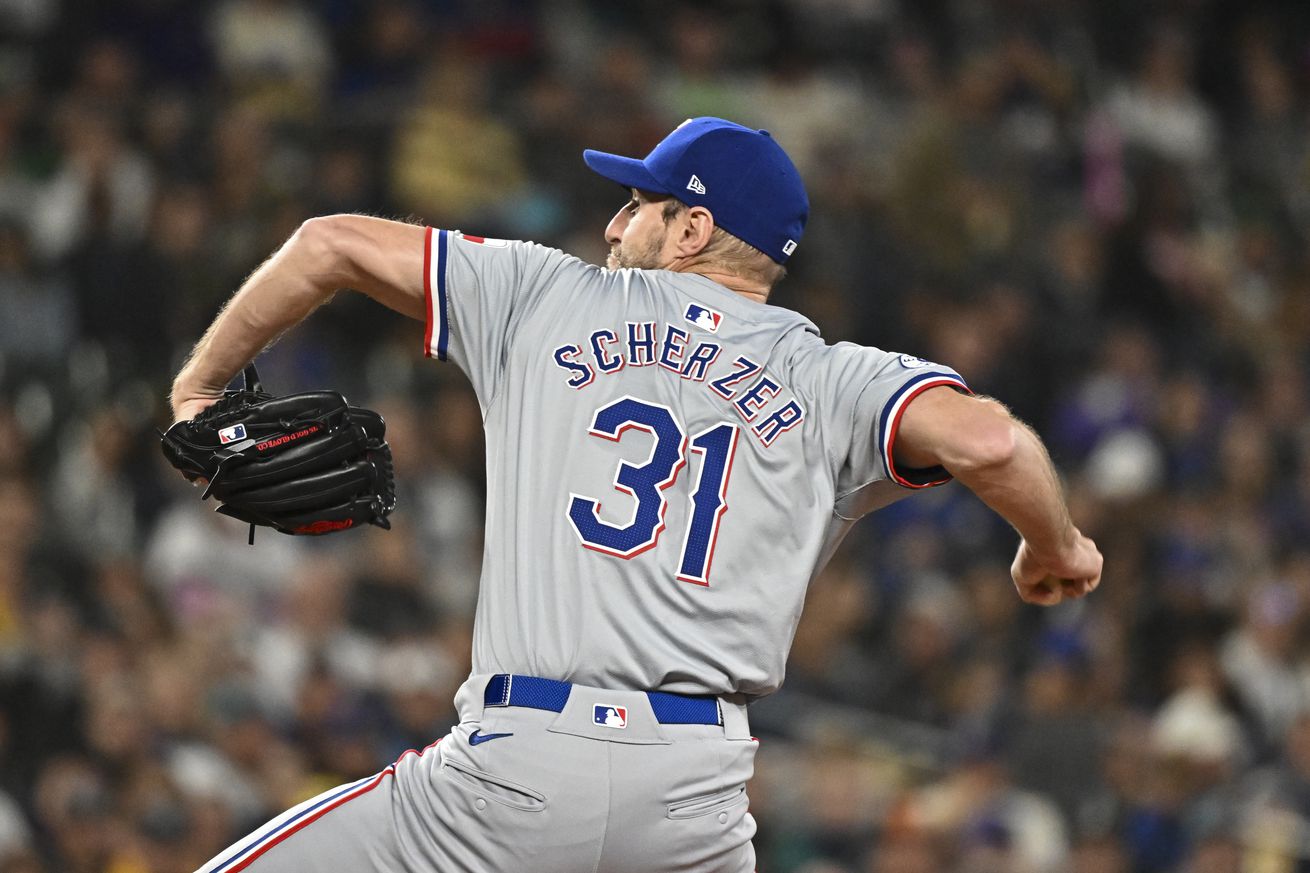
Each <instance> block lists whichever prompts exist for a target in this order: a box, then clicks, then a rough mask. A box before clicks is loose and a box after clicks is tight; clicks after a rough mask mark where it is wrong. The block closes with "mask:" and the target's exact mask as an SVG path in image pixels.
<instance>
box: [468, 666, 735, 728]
mask: <svg viewBox="0 0 1310 873" xmlns="http://www.w3.org/2000/svg"><path fill="white" fill-rule="evenodd" d="M572 690H573V683H572V682H561V681H559V680H558V679H539V678H537V677H536V676H516V675H511V674H509V673H497V674H496V675H495V676H492V677H491V679H490V680H489V681H488V682H487V690H486V691H485V692H483V694H482V705H483V706H526V707H527V708H528V709H545V710H548V711H549V712H563V711H564V704H566V703H568V702H569V693H570V692H571V691H572ZM646 698H647V699H648V700H650V708H651V711H652V712H654V713H655V720H656V721H658V722H659V723H660V724H723V719H722V718H720V716H719V701H718V700H717V699H716V698H713V697H692V696H690V695H686V694H670V693H669V692H667V691H647V692H646ZM599 702H601V703H603V702H604V701H599Z"/></svg>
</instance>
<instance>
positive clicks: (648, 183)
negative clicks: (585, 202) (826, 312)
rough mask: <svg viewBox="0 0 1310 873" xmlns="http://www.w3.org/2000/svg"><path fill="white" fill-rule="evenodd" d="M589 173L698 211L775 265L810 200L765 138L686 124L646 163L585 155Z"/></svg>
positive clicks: (708, 123)
mask: <svg viewBox="0 0 1310 873" xmlns="http://www.w3.org/2000/svg"><path fill="white" fill-rule="evenodd" d="M582 159H583V160H584V161H586V162H587V166H588V167H591V169H593V170H595V171H596V172H597V173H599V174H600V175H602V176H604V177H605V178H606V179H609V180H610V181H613V182H618V183H619V184H620V185H622V186H624V187H625V188H637V189H639V190H641V191H651V192H653V193H656V194H667V195H669V196H670V197H676V198H677V199H679V200H681V201H682V202H683V203H686V204H687V205H688V206H704V207H705V208H706V209H708V210H709V211H710V213H711V214H712V215H713V216H714V224H715V225H716V226H718V227H721V228H723V229H724V230H726V231H727V232H728V233H730V234H732V235H733V236H735V237H738V238H739V239H742V240H745V241H746V242H748V243H750V244H751V245H753V246H755V248H757V249H759V250H760V251H762V252H764V253H765V254H766V255H768V256H769V257H771V258H773V260H775V261H777V262H778V263H779V264H782V263H786V261H787V258H789V257H791V253H792V252H794V251H795V250H796V244H797V243H798V242H800V238H801V233H802V232H803V231H804V230H805V220H806V219H807V218H809V215H810V199H809V197H807V196H806V195H805V184H804V183H803V182H801V175H800V173H798V172H797V171H796V165H795V164H793V163H792V162H791V158H789V157H787V153H786V152H784V151H783V150H782V146H780V145H778V143H777V142H775V141H774V139H773V137H771V136H769V132H768V131H767V130H751V129H750V128H749V127H742V126H741V125H740V124H734V123H733V122H731V121H725V120H723V119H722V118H709V117H706V118H689V119H687V120H686V121H684V122H683V123H682V124H680V125H678V127H677V129H676V130H674V131H673V133H671V134H669V135H668V136H666V137H665V138H664V139H663V141H661V142H660V144H659V145H657V146H655V148H654V149H652V150H651V153H650V154H648V155H646V157H645V158H644V159H641V160H638V159H637V158H625V157H621V156H619V155H611V154H609V153H607V152H598V151H595V150H593V149H587V150H586V151H584V152H583V153H582Z"/></svg>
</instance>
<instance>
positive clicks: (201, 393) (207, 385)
mask: <svg viewBox="0 0 1310 873" xmlns="http://www.w3.org/2000/svg"><path fill="white" fill-rule="evenodd" d="M334 260H335V259H334V258H333V257H332V255H331V252H330V249H328V248H327V247H326V246H323V245H320V244H317V241H316V240H315V239H314V234H313V233H311V232H307V231H306V229H305V228H303V227H302V228H301V230H299V231H297V232H296V233H295V234H294V235H292V237H291V238H290V239H289V240H287V242H286V243H285V244H284V245H283V246H282V248H280V249H279V250H278V251H277V252H276V253H274V254H273V256H272V257H270V258H269V259H268V260H267V261H265V262H264V263H263V264H262V265H261V266H260V267H259V269H257V270H255V272H254V273H252V274H251V276H250V278H248V279H247V280H246V281H245V283H243V284H242V286H241V288H240V290H238V291H237V293H236V294H235V295H233V296H232V298H231V300H229V301H228V303H227V305H226V306H224V307H223V310H222V311H221V312H220V313H219V314H218V317H217V318H215V319H214V322H213V324H211V325H210V326H209V329H208V330H207V331H206V332H205V335H204V336H203V337H202V338H201V340H200V342H198V343H197V344H196V346H195V348H194V349H193V350H192V352H191V355H190V357H189V358H188V360H187V362H186V365H185V366H183V367H182V370H181V372H179V373H178V375H177V378H176V379H175V380H174V382H173V397H172V400H173V408H174V410H175V411H176V410H177V409H178V407H179V406H181V404H182V403H185V402H187V401H189V400H199V399H206V398H214V397H218V396H220V395H221V394H222V392H223V388H224V387H225V386H226V385H227V383H228V381H229V380H230V379H231V378H232V377H233V376H234V375H235V374H236V373H237V372H238V371H239V370H240V369H241V368H242V367H244V366H245V365H246V364H247V363H248V362H249V361H251V360H252V359H253V358H254V357H255V355H257V354H258V353H259V352H260V350H262V349H263V348H264V347H266V346H267V345H268V344H269V343H271V342H273V341H274V340H275V339H277V337H279V336H280V335H281V334H282V333H283V332H284V331H286V330H287V329H289V328H291V327H294V326H295V325H296V324H299V323H300V322H301V321H303V320H304V319H305V317H306V316H308V315H309V314H310V313H311V312H313V311H314V310H315V309H316V308H317V307H318V306H320V305H321V304H323V303H324V302H326V301H327V300H329V299H330V298H331V297H332V294H333V293H334V291H335V290H336V289H337V288H338V287H340V285H339V281H340V278H341V277H340V276H339V275H338V274H337V272H336V271H335V270H334Z"/></svg>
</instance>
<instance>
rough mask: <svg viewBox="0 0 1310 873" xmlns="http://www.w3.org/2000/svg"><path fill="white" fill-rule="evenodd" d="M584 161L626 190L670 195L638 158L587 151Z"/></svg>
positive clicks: (592, 150)
mask: <svg viewBox="0 0 1310 873" xmlns="http://www.w3.org/2000/svg"><path fill="white" fill-rule="evenodd" d="M582 160H584V161H586V163H587V166H588V167H591V169H592V170H593V171H595V172H596V173H598V174H600V175H601V176H604V177H605V178H606V179H609V180H610V181H611V182H617V183H619V184H620V185H622V186H623V187H625V188H636V189H638V190H639V191H651V192H654V193H656V194H668V193H669V192H668V191H666V190H664V185H663V183H661V182H660V181H659V180H658V179H656V178H655V177H654V176H652V175H651V172H650V170H648V169H646V165H645V164H644V163H642V162H641V161H639V160H637V159H636V158H625V157H623V156H621V155H612V154H610V153H609V152H598V151H596V150H595V149H587V150H586V151H584V152H583V153H582Z"/></svg>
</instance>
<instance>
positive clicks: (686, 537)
mask: <svg viewBox="0 0 1310 873" xmlns="http://www.w3.org/2000/svg"><path fill="white" fill-rule="evenodd" d="M425 281H426V287H427V310H428V318H427V330H426V335H425V344H426V351H427V353H428V354H430V355H432V356H434V357H437V358H440V359H443V360H444V359H450V360H453V361H455V362H456V363H457V364H459V366H460V367H461V368H463V369H464V371H465V372H467V373H468V375H469V378H470V379H471V380H472V382H473V387H474V390H475V391H476V392H477V396H478V400H479V402H480V403H481V406H482V412H483V416H484V419H485V427H486V433H487V481H488V489H489V495H488V501H487V519H486V543H487V545H486V553H485V555H484V559H483V560H484V564H483V571H482V588H481V592H480V595H479V600H478V612H477V624H476V629H475V635H474V643H473V675H471V676H470V677H469V679H468V680H467V681H466V682H465V683H464V685H463V686H462V687H461V689H460V691H459V694H458V695H457V697H456V706H457V708H458V710H459V714H460V723H459V724H458V725H456V727H455V728H454V729H453V730H452V731H451V732H450V733H449V734H448V735H447V736H446V737H445V738H443V740H442V742H441V743H440V745H437V746H436V747H435V748H430V749H429V750H427V751H426V752H424V753H416V754H406V755H403V756H401V758H400V759H399V760H398V761H397V762H396V763H395V764H393V765H392V766H390V767H388V768H386V769H385V770H383V771H382V772H381V773H379V774H377V775H376V776H374V777H370V778H368V779H363V780H360V781H358V782H354V783H350V784H348V785H343V786H339V787H338V788H335V789H333V790H332V791H329V792H326V793H324V794H322V795H319V796H318V797H315V798H312V799H310V800H308V801H306V802H305V803H303V804H301V805H299V806H297V807H295V808H293V809H291V810H288V811H287V812H286V813H284V814H283V815H281V816H278V817H277V818H274V819H273V820H272V821H270V822H269V823H268V824H266V825H265V826H264V827H262V828H260V829H258V830H257V831H255V832H254V833H252V834H250V835H249V836H247V837H246V838H245V839H243V840H240V841H238V842H237V843H235V844H233V845H232V846H231V847H229V848H228V849H227V850H225V851H224V852H221V853H220V854H219V855H218V856H216V857H215V858H214V859H213V860H212V861H210V862H209V863H208V864H207V865H206V866H205V867H204V868H203V871H202V873H329V871H336V870H346V869H349V870H376V871H387V873H392V871H395V873H427V871H434V870H441V871H460V873H489V871H506V873H508V871H518V870H529V869H530V870H535V871H541V873H578V871H583V870H589V871H603V873H657V871H668V870H679V871H687V873H750V871H752V870H754V869H755V853H754V849H753V848H752V846H751V838H752V837H753V836H754V833H755V822H754V819H753V818H752V817H751V815H750V814H749V811H748V807H749V799H748V798H747V796H746V790H745V785H746V782H747V781H748V780H749V779H750V776H751V773H752V769H753V762H754V756H755V742H754V741H753V738H752V737H751V736H750V731H749V726H748V724H747V719H746V706H745V704H744V703H743V702H742V701H743V700H744V699H749V698H750V697H754V696H758V695H761V694H767V693H768V692H770V691H772V690H774V689H775V688H777V687H778V685H779V684H780V683H781V682H782V673H783V663H784V661H785V658H786V654H787V649H788V648H789V646H790V644H791V638H792V634H793V633H794V631H795V629H796V622H797V620H798V618H799V616H800V610H801V604H802V601H803V600H804V595H805V588H806V586H807V585H808V583H809V581H810V579H811V577H812V576H813V575H814V574H815V573H816V572H818V570H819V569H820V568H821V567H822V565H823V563H824V561H825V560H827V558H828V556H829V555H830V554H831V553H832V550H833V549H834V548H835V547H836V545H837V543H838V542H839V541H840V540H841V538H842V536H843V535H844V534H845V533H846V532H847V530H848V529H849V528H850V525H851V524H852V523H853V521H854V520H855V519H857V518H859V517H860V516H861V515H863V514H865V513H867V512H869V511H870V510H872V509H875V508H877V507H878V506H882V505H884V504H886V503H888V502H890V501H892V500H894V499H895V498H896V497H898V496H901V495H902V494H905V493H908V492H907V490H906V489H909V488H917V487H927V486H929V485H933V484H938V483H940V482H943V481H945V479H946V474H945V472H944V471H942V470H940V469H937V470H919V471H910V470H904V469H898V468H897V467H896V464H895V461H894V459H893V457H892V452H891V446H892V444H893V443H894V441H895V438H896V428H897V423H898V421H899V418H900V414H901V411H902V410H903V409H904V408H905V405H906V403H908V402H909V401H910V400H911V399H912V398H913V397H914V396H915V395H916V394H917V393H919V392H921V391H925V390H927V389H928V388H931V387H933V386H936V385H952V386H955V387H958V388H964V383H963V382H962V381H961V380H960V377H959V376H958V375H956V374H955V373H954V372H952V371H951V370H949V369H946V368H944V367H940V366H938V365H936V364H930V363H928V362H926V361H923V360H920V359H919V358H914V357H910V356H908V355H896V354H891V353H888V352H882V351H879V350H877V349H871V348H862V347H859V346H854V345H849V344H838V345H827V344H826V343H824V342H823V340H822V339H820V338H819V336H818V332H817V331H816V330H815V328H814V326H813V325H812V324H810V322H808V321H806V320H805V319H804V318H802V317H800V316H799V315H797V314H795V313H793V312H789V311H787V310H783V309H778V308H775V307H771V306H765V305H761V304H758V303H753V302H751V301H748V300H746V299H745V298H743V297H739V296H738V295H736V294H734V293H733V292H731V291H729V290H727V289H726V288H723V287H722V286H720V285H717V284H715V283H714V282H712V281H710V280H708V279H705V278H703V277H701V276H696V275H690V274H679V273H670V272H665V271H647V270H620V271H617V272H610V271H606V270H603V269H600V268H597V267H593V266H589V265H587V264H584V263H583V262H581V261H579V260H577V259H575V258H571V257H568V256H566V255H564V254H562V253H560V252H558V251H554V250H552V249H548V248H543V247H541V246H537V245H532V244H529V243H521V242H505V241H501V240H485V239H481V238H478V237H472V236H462V235H460V234H458V233H456V232H448V231H428V234H427V241H426V247H425ZM966 390H967V389H966ZM497 674H518V676H517V677H513V676H505V675H497ZM552 680H565V681H562V682H561V681H555V682H554V683H553V684H551V683H552ZM568 683H572V684H568ZM516 688H517V689H518V692H519V694H518V696H517V697H516V696H515V693H514V689H516ZM552 689H553V690H552ZM563 689H567V690H566V691H565V690H563ZM652 691H655V692H658V691H665V692H678V693H682V694H693V695H715V696H718V697H719V699H718V700H717V701H715V702H714V703H713V704H712V705H711V706H710V711H711V715H708V716H702V717H699V718H693V717H689V716H687V715H685V714H676V713H674V712H671V711H670V710H668V709H667V708H665V707H666V706H667V705H668V704H669V700H670V699H672V705H673V706H675V707H683V706H689V705H691V704H690V703H688V700H687V699H686V698H676V697H675V696H674V695H655V696H652V695H650V694H648V692H652ZM657 697H658V698H660V699H661V700H663V705H662V706H657V699H656V698H657ZM699 702H701V703H704V702H705V701H704V700H703V699H702V700H700V701H699ZM702 711H703V710H702ZM325 817H326V818H327V821H326V822H325V823H323V824H317V822H319V821H320V820H323V819H324V818H325Z"/></svg>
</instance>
